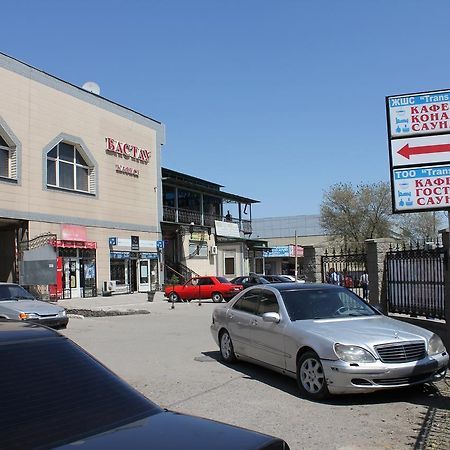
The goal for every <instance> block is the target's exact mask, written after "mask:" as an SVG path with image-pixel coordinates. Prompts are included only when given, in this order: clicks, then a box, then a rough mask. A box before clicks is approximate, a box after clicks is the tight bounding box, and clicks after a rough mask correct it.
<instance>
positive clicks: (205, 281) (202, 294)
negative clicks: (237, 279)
mask: <svg viewBox="0 0 450 450" xmlns="http://www.w3.org/2000/svg"><path fill="white" fill-rule="evenodd" d="M242 289H243V287H242V286H241V285H235V284H232V283H230V282H229V281H228V280H227V279H226V278H224V277H194V278H191V279H190V280H189V281H187V282H186V283H185V284H182V285H175V286H172V285H169V286H166V287H165V289H164V295H165V296H166V297H167V299H168V300H169V301H171V302H178V301H180V300H187V301H189V302H190V301H191V300H193V299H197V298H198V299H205V298H211V299H212V301H213V302H214V303H220V302H221V301H222V300H223V299H225V300H226V301H228V300H230V299H231V298H233V297H234V296H235V295H236V294H237V293H239V292H240V291H242Z"/></svg>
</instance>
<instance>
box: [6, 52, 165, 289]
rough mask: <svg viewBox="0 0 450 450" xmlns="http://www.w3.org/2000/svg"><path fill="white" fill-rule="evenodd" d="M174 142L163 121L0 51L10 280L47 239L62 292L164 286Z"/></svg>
mask: <svg viewBox="0 0 450 450" xmlns="http://www.w3.org/2000/svg"><path fill="white" fill-rule="evenodd" d="M164 140H165V131H164V125H163V124H162V123H160V122H158V121H156V120H153V119H151V118H149V117H146V116H144V115H142V114H139V113H137V112H135V111H132V110H130V109H128V108H125V107H123V106H121V105H118V104H116V103H114V102H112V101H109V100H107V99H105V98H103V97H101V96H100V95H96V94H95V93H92V92H88V91H87V90H85V89H82V88H80V87H78V86H74V85H72V84H70V83H67V82H64V81H62V80H60V79H58V78H55V77H53V76H51V75H48V74H46V73H45V72H42V71H40V70H38V69H36V68H33V67H30V66H28V65H26V64H24V63H22V62H20V61H17V60H15V59H13V58H11V57H8V56H6V55H3V54H0V281H15V282H18V281H19V279H20V278H21V277H23V276H25V278H26V275H27V274H26V273H20V272H21V270H23V271H25V272H26V271H27V270H29V269H30V268H31V267H35V268H36V267H38V266H39V264H38V263H36V264H34V266H33V264H31V263H30V264H22V263H23V262H24V261H23V260H26V259H27V258H26V257H24V252H23V251H22V250H24V249H25V250H26V251H31V250H33V249H35V248H38V247H39V246H42V245H45V246H50V247H51V248H53V249H54V252H55V253H56V256H57V258H58V264H59V266H58V268H57V269H58V270H56V281H55V287H54V289H55V290H57V291H58V295H60V296H64V297H83V296H93V295H96V294H97V292H98V291H100V290H102V289H103V288H107V289H109V288H111V286H114V285H115V286H116V289H117V290H120V289H123V290H127V289H129V290H139V291H147V290H148V289H149V287H150V286H151V283H157V282H158V281H159V277H160V271H161V270H162V269H161V267H160V264H159V262H158V261H159V260H158V256H159V255H158V250H157V247H158V245H157V241H159V240H161V238H162V235H161V229H160V222H161V220H162V202H161V191H162V186H161V164H160V159H161V146H162V145H163V144H164ZM21 243H22V244H25V245H22V247H21V245H20V244H21ZM25 253H26V252H25ZM31 259H33V258H31ZM38 259H39V258H38ZM27 268H28V269H27ZM40 269H43V268H42V267H41V268H40ZM28 275H30V274H28ZM30 276H31V275H30ZM104 282H107V283H106V284H105V283H104ZM111 282H112V283H111ZM54 293H55V292H54Z"/></svg>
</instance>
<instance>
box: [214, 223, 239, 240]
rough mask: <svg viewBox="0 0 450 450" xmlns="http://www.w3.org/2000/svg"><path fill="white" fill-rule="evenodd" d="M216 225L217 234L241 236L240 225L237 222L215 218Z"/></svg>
mask: <svg viewBox="0 0 450 450" xmlns="http://www.w3.org/2000/svg"><path fill="white" fill-rule="evenodd" d="M214 225H215V227H216V234H217V236H224V237H233V238H240V237H241V235H240V233H239V227H238V224H237V223H233V222H221V221H220V220H215V221H214Z"/></svg>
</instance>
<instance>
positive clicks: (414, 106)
mask: <svg viewBox="0 0 450 450" xmlns="http://www.w3.org/2000/svg"><path fill="white" fill-rule="evenodd" d="M388 112H389V116H390V128H391V137H400V136H416V135H421V134H430V133H434V134H436V133H449V132H450V91H437V92H424V93H421V94H410V95H403V96H396V97H389V98H388Z"/></svg>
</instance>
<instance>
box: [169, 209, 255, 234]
mask: <svg viewBox="0 0 450 450" xmlns="http://www.w3.org/2000/svg"><path fill="white" fill-rule="evenodd" d="M216 220H220V221H227V220H226V218H225V217H224V216H219V215H214V214H202V213H201V212H198V211H191V210H188V209H181V208H178V209H177V208H173V207H171V206H163V221H164V222H172V223H183V224H188V225H189V224H191V223H193V224H194V225H202V226H205V227H213V226H214V221H216ZM228 222H233V223H237V224H238V226H239V231H242V232H243V233H244V234H251V233H252V222H251V221H250V220H239V219H235V218H232V219H230V220H228Z"/></svg>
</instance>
